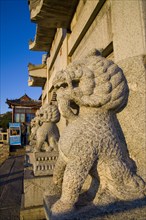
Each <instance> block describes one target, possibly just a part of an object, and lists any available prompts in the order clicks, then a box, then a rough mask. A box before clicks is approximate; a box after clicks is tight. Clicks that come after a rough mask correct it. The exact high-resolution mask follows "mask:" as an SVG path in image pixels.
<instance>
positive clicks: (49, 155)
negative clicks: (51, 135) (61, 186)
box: [33, 151, 58, 176]
mask: <svg viewBox="0 0 146 220" xmlns="http://www.w3.org/2000/svg"><path fill="white" fill-rule="evenodd" d="M57 158H58V152H57V151H52V152H35V153H34V164H33V171H34V175H35V176H48V175H53V170H54V167H55V163H56V160H57Z"/></svg>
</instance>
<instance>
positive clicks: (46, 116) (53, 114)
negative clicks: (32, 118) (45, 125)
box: [41, 103, 60, 123]
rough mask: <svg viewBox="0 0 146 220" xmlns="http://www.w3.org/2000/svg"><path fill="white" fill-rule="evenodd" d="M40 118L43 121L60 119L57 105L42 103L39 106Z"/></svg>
mask: <svg viewBox="0 0 146 220" xmlns="http://www.w3.org/2000/svg"><path fill="white" fill-rule="evenodd" d="M41 112H42V120H43V121H44V122H45V121H46V122H55V123H57V122H58V121H59V120H60V113H59V110H58V107H57V106H56V105H52V104H48V103H47V104H44V105H43V106H42V107H41Z"/></svg>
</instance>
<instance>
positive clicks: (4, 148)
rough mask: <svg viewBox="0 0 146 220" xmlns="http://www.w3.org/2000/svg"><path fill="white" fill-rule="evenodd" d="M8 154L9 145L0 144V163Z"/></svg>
mask: <svg viewBox="0 0 146 220" xmlns="http://www.w3.org/2000/svg"><path fill="white" fill-rule="evenodd" d="M8 156H9V145H8V144H0V165H1V164H2V163H3V162H4V161H5V160H6V159H7V158H8Z"/></svg>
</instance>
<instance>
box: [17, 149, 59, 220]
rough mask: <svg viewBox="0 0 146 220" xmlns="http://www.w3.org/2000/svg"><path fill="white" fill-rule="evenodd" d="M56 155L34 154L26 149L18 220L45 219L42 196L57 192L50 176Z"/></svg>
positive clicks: (46, 153)
mask: <svg viewBox="0 0 146 220" xmlns="http://www.w3.org/2000/svg"><path fill="white" fill-rule="evenodd" d="M57 156H58V153H57V152H55V153H53V152H51V153H48V152H36V153H32V152H30V150H28V149H26V155H25V162H24V166H25V170H24V182H23V184H24V186H23V187H24V192H23V195H22V199H21V211H20V220H42V219H45V212H44V207H43V196H44V193H45V191H46V192H47V194H49V195H52V194H54V193H56V192H58V191H57V189H56V187H55V185H54V184H53V180H52V178H53V177H52V176H53V169H54V166H55V162H56V159H57Z"/></svg>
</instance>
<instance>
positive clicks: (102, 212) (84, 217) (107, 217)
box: [44, 196, 146, 220]
mask: <svg viewBox="0 0 146 220" xmlns="http://www.w3.org/2000/svg"><path fill="white" fill-rule="evenodd" d="M57 200H58V196H49V197H45V198H44V207H45V212H46V218H47V220H123V219H126V220H146V198H145V199H137V200H134V201H120V202H115V203H111V204H109V205H103V206H96V205H93V204H91V205H89V206H84V207H79V206H78V207H76V211H74V212H72V213H64V215H58V216H51V211H50V207H51V206H52V204H54V202H55V201H57Z"/></svg>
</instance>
